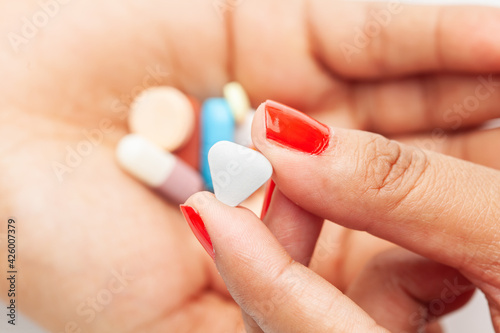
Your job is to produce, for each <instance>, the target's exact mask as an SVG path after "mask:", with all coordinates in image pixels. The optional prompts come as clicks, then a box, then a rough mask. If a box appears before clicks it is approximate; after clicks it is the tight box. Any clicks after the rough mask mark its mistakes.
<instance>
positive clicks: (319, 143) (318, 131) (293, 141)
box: [265, 100, 330, 155]
mask: <svg viewBox="0 0 500 333" xmlns="http://www.w3.org/2000/svg"><path fill="white" fill-rule="evenodd" d="M265 110H266V138H267V139H269V140H272V141H275V142H277V143H279V144H281V145H283V146H285V147H288V148H291V149H294V150H298V151H301V152H304V153H308V154H311V155H319V154H321V153H322V152H324V151H325V149H326V148H327V147H328V144H329V142H330V128H329V127H328V126H326V125H324V124H322V123H320V122H318V121H317V120H315V119H313V118H311V117H309V116H307V115H305V114H304V113H302V112H300V111H297V110H295V109H292V108H290V107H288V106H285V105H283V104H280V103H277V102H274V101H269V100H268V101H266V103H265Z"/></svg>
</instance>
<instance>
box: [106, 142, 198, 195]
mask: <svg viewBox="0 0 500 333" xmlns="http://www.w3.org/2000/svg"><path fill="white" fill-rule="evenodd" d="M116 157H117V159H118V163H119V165H120V166H121V167H122V168H123V169H124V170H125V171H127V172H128V173H129V174H131V175H132V176H134V177H135V178H137V179H138V180H140V181H141V182H142V183H144V184H146V185H148V186H150V187H151V188H153V189H155V190H156V191H158V193H160V194H161V195H162V196H163V197H165V198H166V199H167V200H169V201H171V202H172V203H174V204H182V203H184V202H186V200H187V199H188V198H189V197H190V196H191V195H192V194H194V193H196V192H199V191H202V190H203V180H202V178H201V176H200V174H199V173H198V172H197V171H196V170H195V169H193V168H192V167H191V166H189V165H188V164H186V163H185V162H183V161H182V160H181V159H179V158H177V157H176V156H175V155H173V154H171V153H169V152H167V151H164V150H163V149H162V148H160V147H158V146H157V145H155V144H154V143H152V142H151V141H149V140H148V139H146V138H144V137H142V136H141V135H139V134H129V135H127V136H125V137H123V138H122V140H121V141H120V142H119V144H118V147H117V148H116Z"/></svg>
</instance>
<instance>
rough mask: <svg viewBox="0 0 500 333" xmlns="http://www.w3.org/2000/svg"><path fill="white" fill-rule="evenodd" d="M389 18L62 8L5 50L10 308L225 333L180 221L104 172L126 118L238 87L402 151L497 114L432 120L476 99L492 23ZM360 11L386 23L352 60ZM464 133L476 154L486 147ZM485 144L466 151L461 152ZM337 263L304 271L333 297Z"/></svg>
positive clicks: (266, 5)
mask: <svg viewBox="0 0 500 333" xmlns="http://www.w3.org/2000/svg"><path fill="white" fill-rule="evenodd" d="M0 6H1V7H2V8H1V10H0V13H1V14H0V16H1V21H2V22H4V23H5V24H4V26H3V28H2V33H5V34H6V35H7V34H8V33H9V32H16V33H21V32H20V31H21V23H20V22H21V21H20V19H19V18H21V17H23V16H25V15H26V16H29V15H31V14H30V13H34V12H35V13H36V12H37V11H40V10H42V9H41V7H39V5H38V4H37V3H36V2H35V1H20V2H18V3H3V4H1V5H0ZM401 6H402V5H401ZM388 8H389V7H387V5H385V4H370V5H366V4H363V3H343V2H334V1H332V2H328V3H326V2H324V1H307V2H290V1H240V2H239V3H238V4H236V2H233V3H226V2H222V1H221V2H220V3H219V2H218V1H217V0H215V1H211V0H208V1H206V0H191V1H182V2H180V1H149V2H141V1H139V0H128V1H108V2H105V3H102V2H96V1H86V2H83V1H77V0H75V1H73V2H69V3H68V4H65V5H60V8H59V9H58V10H57V11H56V14H55V15H54V17H52V18H50V21H49V22H48V24H47V25H45V26H43V27H41V28H40V29H39V31H38V32H37V33H36V34H35V35H34V36H33V37H32V38H29V39H27V42H26V43H21V44H19V45H13V44H12V40H9V39H3V40H2V42H1V43H2V49H3V51H2V55H1V66H2V69H1V71H2V73H3V80H2V82H1V83H0V86H1V89H0V90H1V94H2V98H1V99H0V103H1V104H0V107H1V116H2V122H1V124H0V135H1V139H2V142H3V143H2V144H1V146H0V152H1V153H2V156H3V158H2V160H1V161H0V168H1V174H2V178H1V182H0V186H1V193H3V199H2V201H1V203H0V207H1V210H0V211H1V212H2V214H3V216H5V218H2V219H3V220H2V225H4V223H6V221H7V217H8V216H13V217H15V219H16V222H17V226H18V229H19V230H18V235H17V237H18V244H19V245H18V246H19V253H20V257H19V260H18V270H19V271H20V272H21V274H22V276H23V278H22V279H21V280H19V283H20V284H19V288H20V290H23V291H24V292H21V293H20V295H21V296H20V297H21V298H22V301H20V302H19V303H21V304H22V308H21V309H22V310H23V311H24V312H26V313H27V314H28V315H30V316H31V317H33V318H34V319H35V320H36V321H37V322H39V323H41V324H42V325H43V326H44V327H46V328H48V329H50V330H53V331H57V332H66V331H67V332H72V331H73V330H74V329H75V328H81V329H82V330H83V331H116V332H150V331H153V332H154V331H175V332H183V331H185V332H197V331H200V332H207V331H213V332H232V331H235V330H236V329H241V328H242V319H241V314H240V311H239V308H238V307H237V306H236V304H235V303H234V302H233V301H232V299H231V297H230V296H229V294H228V293H227V291H226V289H225V287H224V285H223V283H222V280H221V279H220V277H219V276H218V274H217V271H216V270H215V267H214V266H213V264H212V263H211V261H210V258H209V257H208V256H207V255H206V254H204V253H203V249H202V248H201V247H200V246H199V244H197V241H196V239H195V238H194V237H193V236H192V235H191V232H190V231H189V228H188V227H187V225H186V224H185V223H184V222H183V221H182V218H181V216H180V214H179V212H178V208H177V207H175V206H172V205H169V204H168V203H165V201H163V200H162V199H161V198H160V197H158V196H157V195H155V194H154V193H152V192H151V191H150V190H148V189H147V188H145V187H144V186H142V185H141V184H139V183H138V182H136V181H135V180H133V179H131V178H130V177H129V176H127V175H126V174H124V173H123V172H122V171H121V170H120V169H119V168H118V167H117V166H116V163H115V160H114V147H115V145H116V142H117V140H119V138H120V137H121V136H123V135H124V134H125V133H127V126H126V115H127V107H128V105H129V104H130V102H131V100H132V98H133V97H134V96H135V95H137V94H138V93H139V92H140V91H141V90H143V89H145V88H147V87H149V86H152V85H174V86H176V87H178V88H180V89H182V90H183V91H185V92H186V93H189V94H191V95H193V96H196V97H198V98H200V99H203V98H206V97H209V96H214V95H219V94H220V92H221V87H222V85H223V84H224V83H226V82H228V81H230V80H238V81H240V82H241V83H242V84H243V85H244V86H245V87H246V88H247V90H248V92H249V94H250V97H251V99H252V102H253V103H255V104H256V103H259V102H261V101H263V100H264V99H266V98H273V99H277V100H280V101H283V102H285V103H288V104H290V105H293V106H295V107H297V108H300V109H303V110H306V111H308V112H311V113H315V115H316V116H317V117H318V118H321V119H323V120H324V121H325V122H335V123H336V125H337V126H338V125H339V124H340V125H343V126H347V127H355V128H362V129H369V130H373V131H378V132H381V133H384V134H387V135H395V136H401V137H402V138H403V139H404V140H413V139H414V138H419V139H421V138H422V137H424V138H430V137H431V134H429V135H427V134H419V135H418V136H414V135H413V133H415V132H426V131H428V132H431V131H432V130H433V129H435V128H443V129H444V130H449V129H459V128H461V127H465V126H470V125H477V124H480V123H482V122H484V121H486V120H489V119H490V118H494V117H496V116H498V115H499V113H498V108H496V107H494V106H495V105H498V100H499V99H500V96H499V95H498V94H495V93H493V92H491V93H490V95H491V96H490V97H488V99H485V100H481V103H480V106H479V107H478V108H477V109H476V110H475V112H473V113H470V114H469V115H468V116H467V117H463V118H461V119H462V120H463V121H461V122H460V124H459V126H456V127H457V128H455V127H454V125H455V124H456V121H454V122H450V121H447V120H446V119H447V118H446V117H444V116H443V115H444V113H446V112H447V108H448V107H449V106H450V105H453V103H455V101H459V102H460V101H463V100H464V98H465V97H467V96H469V95H471V94H474V90H475V89H476V87H477V86H478V84H480V82H479V83H478V79H477V76H478V74H481V73H489V72H494V71H496V70H499V69H500V61H498V59H500V58H499V57H498V55H499V53H500V48H498V46H497V45H500V43H499V41H498V40H497V39H499V37H497V36H490V35H489V34H488V33H484V34H481V32H482V30H481V29H482V28H481V27H484V29H483V30H486V28H487V29H492V26H495V25H498V24H500V23H498V22H500V20H498V18H499V17H500V12H498V11H493V10H485V9H474V10H471V9H467V8H453V9H446V10H444V9H438V8H437V7H413V6H407V5H405V6H404V8H402V9H401V10H399V9H397V10H394V11H389V9H388ZM372 10H373V11H376V12H380V13H389V14H388V16H386V17H385V21H384V22H387V24H382V23H379V24H380V32H379V33H378V34H374V35H373V36H372V37H370V36H368V40H367V41H366V43H365V44H363V45H364V46H363V45H357V44H356V36H355V34H356V32H355V31H356V29H355V28H356V27H360V28H361V29H363V27H364V26H365V24H366V23H369V22H377V21H374V20H375V19H374V18H373V16H370V13H371V12H372ZM391 10H392V9H391ZM471 13H472V14H471ZM410 21H411V22H412V23H411V25H410V24H409V23H408V22H410ZM384 22H383V23H384ZM457 22H460V25H459V26H458V29H457V25H456V23H457ZM479 24H481V25H480V26H479ZM470 26H474V27H475V30H474V31H472V30H471V29H470V28H469V27H470ZM478 27H479V28H478ZM483 32H484V31H483ZM346 47H347V50H351V51H352V50H353V49H352V48H351V49H349V47H354V48H355V50H357V51H355V52H354V53H352V52H351V53H349V52H347V53H346ZM478 48H479V50H478ZM452 72H453V73H454V74H450V73H452ZM416 74H422V75H419V76H415V75H416ZM484 77H485V79H486V80H488V76H487V75H485V76H484ZM493 87H496V86H493ZM495 113H496V114H495ZM477 135H479V136H481V137H483V136H484V140H486V139H487V138H488V139H489V138H490V136H491V135H496V136H497V137H498V132H493V133H492V132H488V133H480V134H477ZM486 136H487V137H486ZM456 139H457V138H455V137H450V141H452V142H453V140H456ZM459 139H460V140H461V141H463V137H462V135H461V136H459ZM476 141H478V142H477V143H475V142H476ZM483 142H484V141H479V140H477V137H476V136H474V145H479V144H482V143H483ZM443 147H444V145H436V146H435V147H431V148H435V149H438V150H439V149H443V150H445V149H447V148H443ZM470 149H471V150H474V146H472V147H470ZM454 151H455V150H454ZM445 152H448V151H445ZM448 153H453V151H449V152H448ZM468 156H471V155H468ZM475 156H476V155H473V157H470V159H471V160H473V161H475V162H480V163H484V164H487V165H489V166H493V167H498V166H499V165H500V161H498V160H496V159H486V158H485V156H486V154H485V156H477V157H475ZM462 157H463V156H462ZM474 159H477V160H474ZM3 230H5V229H3ZM339 230H340V228H339V229H335V230H333V231H332V232H333V233H335V232H338V231H339ZM341 233H342V232H340V233H339V234H341ZM351 236H352V235H348V236H347V237H351ZM352 237H358V236H352ZM340 239H343V240H344V241H345V239H346V237H345V234H344V236H339V242H340V241H341V240H340ZM377 244H378V243H377ZM374 246H375V243H374ZM377 246H379V245H377ZM338 248H340V249H343V250H346V248H345V247H342V246H339V247H335V249H334V250H332V251H331V253H330V255H329V258H330V259H328V260H326V261H325V260H324V261H322V264H321V267H319V268H318V270H320V271H322V272H323V271H324V272H323V273H324V275H326V276H327V277H328V279H329V280H331V281H333V282H336V283H337V284H339V283H340V284H341V283H342V281H347V280H349V279H347V278H346V277H345V276H343V275H342V274H344V275H345V274H351V275H352V274H356V272H357V271H358V270H359V269H360V267H361V266H362V263H363V262H364V261H363V260H361V261H357V262H356V263H355V264H353V265H351V266H349V267H347V266H346V267H343V268H344V270H343V273H340V274H339V272H338V271H336V272H334V273H331V272H330V270H329V267H331V265H333V264H334V262H335V261H336V260H338V258H340V257H341V256H342V255H343V254H344V252H341V251H340V250H337V249H338ZM364 251H365V248H363V249H362V251H358V252H363V253H364ZM366 253H367V254H366V256H367V258H368V257H369V256H371V253H373V251H372V247H371V246H370V251H367V252H366ZM348 258H349V257H348ZM357 258H359V255H358V256H357ZM313 262H314V261H313ZM342 262H343V264H342V265H346V264H345V262H349V261H348V260H344V261H342ZM336 269H338V267H337V268H336ZM346 272H348V273H346ZM2 283H5V281H3V282H2ZM344 283H345V282H344ZM345 287H346V285H344V286H341V288H342V289H343V288H345Z"/></svg>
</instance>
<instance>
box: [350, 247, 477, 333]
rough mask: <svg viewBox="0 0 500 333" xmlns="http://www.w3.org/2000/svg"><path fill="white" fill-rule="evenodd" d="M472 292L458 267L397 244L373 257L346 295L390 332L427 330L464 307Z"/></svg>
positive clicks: (470, 286)
mask: <svg viewBox="0 0 500 333" xmlns="http://www.w3.org/2000/svg"><path fill="white" fill-rule="evenodd" d="M473 292H474V286H473V285H472V284H471V283H470V282H469V281H468V280H467V279H465V278H464V277H463V276H462V275H461V274H460V273H459V272H458V271H457V270H455V269H453V268H450V267H448V266H444V265H442V264H438V263H436V262H433V261H430V260H428V259H426V258H423V257H420V256H418V255H416V254H413V253H411V252H409V251H406V250H403V249H401V248H398V249H393V250H389V251H386V252H383V253H381V254H379V255H377V256H376V257H375V258H374V259H372V260H371V261H370V262H369V263H368V265H367V266H366V268H365V269H364V270H363V272H362V273H361V274H360V275H359V276H358V278H357V279H356V280H355V281H354V282H353V283H352V285H351V286H350V288H349V289H348V290H347V292H346V295H347V296H349V297H350V298H351V299H352V300H353V301H355V302H356V304H358V305H359V306H361V307H362V308H363V310H365V311H366V312H367V313H368V314H369V315H370V316H371V317H372V318H374V319H375V320H376V321H377V323H379V324H380V325H382V326H384V327H386V328H387V329H389V330H390V331H391V332H402V331H403V332H421V331H423V330H425V331H426V332H428V330H426V328H427V326H428V324H429V323H432V322H434V321H435V320H436V319H437V318H439V317H441V316H443V315H445V314H447V313H449V312H451V311H453V310H455V309H457V308H459V307H461V306H462V305H463V304H465V303H466V302H467V301H468V300H469V299H470V297H471V296H472V294H473ZM380 304H386V306H384V307H381V306H380ZM436 329H439V326H438V327H434V330H436Z"/></svg>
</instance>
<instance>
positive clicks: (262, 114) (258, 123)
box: [252, 101, 267, 152]
mask: <svg viewBox="0 0 500 333" xmlns="http://www.w3.org/2000/svg"><path fill="white" fill-rule="evenodd" d="M266 103H267V101H266V102H264V103H262V104H260V105H259V107H258V108H257V110H256V111H255V116H254V118H253V123H252V142H253V145H254V146H255V148H257V149H258V150H259V151H261V152H262V151H263V150H265V145H266V144H267V141H266Z"/></svg>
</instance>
